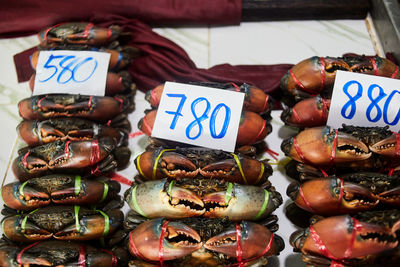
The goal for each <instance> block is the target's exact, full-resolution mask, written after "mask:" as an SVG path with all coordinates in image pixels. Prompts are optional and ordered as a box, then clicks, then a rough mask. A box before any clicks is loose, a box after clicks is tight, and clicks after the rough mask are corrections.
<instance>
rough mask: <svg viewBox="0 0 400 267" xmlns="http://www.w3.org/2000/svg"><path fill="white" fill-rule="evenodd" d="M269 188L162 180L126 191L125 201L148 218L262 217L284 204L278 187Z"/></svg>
mask: <svg viewBox="0 0 400 267" xmlns="http://www.w3.org/2000/svg"><path fill="white" fill-rule="evenodd" d="M267 189H268V190H267ZM267 189H263V188H261V187H258V186H249V185H240V184H234V183H229V182H223V181H221V180H215V179H191V178H182V179H180V180H167V179H162V180H156V181H147V182H144V183H141V184H138V185H134V186H132V187H131V188H129V189H128V190H127V191H126V192H125V201H126V202H127V203H128V204H129V206H130V207H131V209H132V210H133V211H135V212H137V213H138V214H140V215H142V216H144V217H146V218H156V217H165V218H167V219H182V218H186V217H197V216H205V217H216V218H223V217H228V218H229V219H230V220H232V221H239V220H262V219H265V218H266V217H267V216H268V215H270V214H271V213H272V212H273V211H274V210H275V209H276V208H278V207H279V206H280V205H281V204H282V196H281V195H280V194H279V193H278V192H277V191H275V188H274V187H272V186H271V185H269V187H268V188H267Z"/></svg>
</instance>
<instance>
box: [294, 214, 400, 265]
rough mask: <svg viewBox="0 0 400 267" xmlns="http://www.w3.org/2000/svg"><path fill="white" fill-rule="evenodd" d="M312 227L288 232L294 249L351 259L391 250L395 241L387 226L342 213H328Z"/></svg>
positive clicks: (395, 243)
mask: <svg viewBox="0 0 400 267" xmlns="http://www.w3.org/2000/svg"><path fill="white" fill-rule="evenodd" d="M311 227H312V230H311V229H307V230H304V231H297V232H295V233H293V234H292V235H291V237H290V244H291V245H292V246H294V248H295V250H298V251H301V252H302V253H304V254H314V255H327V254H328V255H330V258H334V259H350V258H358V257H365V256H367V255H370V254H377V253H380V252H382V251H385V250H390V249H393V248H395V247H396V246H397V244H398V241H397V239H396V235H394V234H393V233H392V231H391V229H390V228H388V227H386V226H381V225H377V224H371V223H367V222H361V221H357V220H356V219H354V218H352V217H350V216H345V215H341V216H333V217H328V218H326V219H323V220H321V221H318V222H317V223H315V224H313V225H312V226H310V228H311ZM316 240H318V242H316ZM322 246H323V247H324V248H325V249H322ZM326 251H328V252H326Z"/></svg>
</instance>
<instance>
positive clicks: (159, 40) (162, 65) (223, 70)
mask: <svg viewBox="0 0 400 267" xmlns="http://www.w3.org/2000/svg"><path fill="white" fill-rule="evenodd" d="M91 21H92V22H94V23H95V24H97V25H99V26H103V27H108V26H110V25H112V24H117V25H120V26H121V27H122V30H123V31H128V32H131V33H132V39H131V41H130V42H129V45H131V46H135V47H137V48H139V49H140V50H141V56H140V57H139V58H136V59H134V60H133V62H132V63H131V65H130V66H129V68H128V71H129V73H130V74H131V75H132V77H133V79H134V81H135V83H136V84H137V86H138V88H139V89H140V90H142V91H147V90H150V89H152V88H154V87H155V86H157V85H159V84H160V83H164V82H166V81H175V82H191V81H193V82H195V81H196V82H198V81H202V82H203V81H211V82H224V83H225V82H234V83H238V84H241V83H244V82H245V83H248V84H251V85H255V86H257V87H259V88H261V89H263V90H264V91H265V92H266V93H268V94H270V95H271V96H273V97H274V98H277V99H279V98H280V91H279V83H280V79H281V78H282V76H283V75H284V74H285V73H286V72H287V71H288V70H289V69H290V68H291V67H292V66H293V65H292V64H278V65H236V66H232V65H229V64H221V65H217V66H214V67H212V68H210V69H200V68H197V67H196V65H195V64H194V63H193V61H192V60H191V59H190V58H189V56H188V55H187V53H186V52H185V51H184V50H183V49H182V48H181V47H179V46H178V45H176V44H175V43H173V42H172V41H170V40H168V39H166V38H164V37H162V36H160V35H159V34H157V33H156V32H154V31H153V30H152V29H151V27H150V26H148V25H146V24H144V23H142V22H140V21H139V20H136V19H127V18H124V17H121V16H114V15H110V16H96V17H93V18H92V19H91ZM30 53H32V52H30ZM28 54H29V53H27V52H23V53H21V54H17V55H15V56H14V61H15V64H16V67H17V73H18V77H19V81H24V80H27V79H29V77H30V75H31V74H32V73H33V70H32V72H31V73H27V72H26V66H25V67H21V64H23V62H25V65H26V57H27V56H28Z"/></svg>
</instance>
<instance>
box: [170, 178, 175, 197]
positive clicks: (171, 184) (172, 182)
mask: <svg viewBox="0 0 400 267" xmlns="http://www.w3.org/2000/svg"><path fill="white" fill-rule="evenodd" d="M174 182H175V181H174V180H172V181H171V182H170V183H169V186H168V195H169V198H170V199H172V196H171V192H172V186H173V184H174Z"/></svg>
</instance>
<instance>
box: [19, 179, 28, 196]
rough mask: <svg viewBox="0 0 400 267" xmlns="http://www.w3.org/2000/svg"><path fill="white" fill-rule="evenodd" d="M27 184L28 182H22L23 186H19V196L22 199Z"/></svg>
mask: <svg viewBox="0 0 400 267" xmlns="http://www.w3.org/2000/svg"><path fill="white" fill-rule="evenodd" d="M27 183H28V181H26V182H24V183H23V184H21V186H20V187H19V194H20V195H21V196H23V197H25V195H24V187H25V186H26V184H27Z"/></svg>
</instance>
